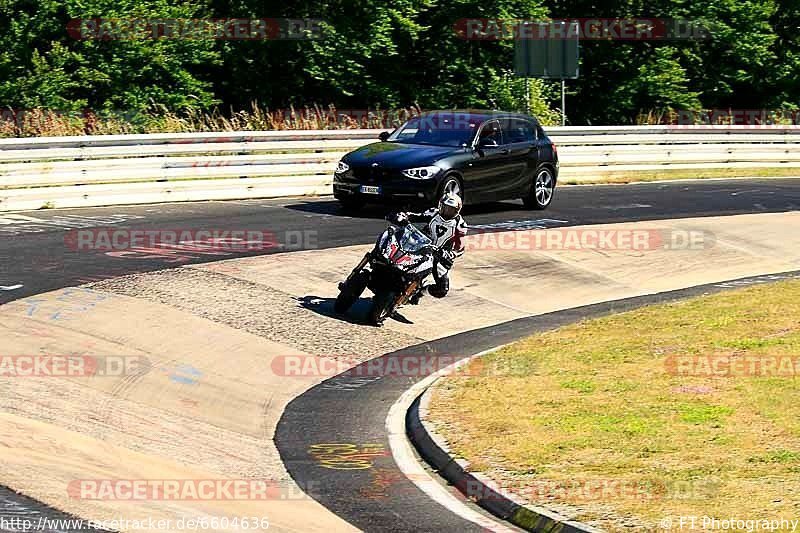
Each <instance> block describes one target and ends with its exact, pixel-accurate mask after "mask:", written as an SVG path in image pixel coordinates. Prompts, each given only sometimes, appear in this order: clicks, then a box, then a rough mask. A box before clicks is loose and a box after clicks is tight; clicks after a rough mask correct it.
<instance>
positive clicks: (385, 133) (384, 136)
mask: <svg viewBox="0 0 800 533" xmlns="http://www.w3.org/2000/svg"><path fill="white" fill-rule="evenodd" d="M388 138H389V132H388V131H382V132H380V134H378V139H380V140H381V141H385V140H386V139H388Z"/></svg>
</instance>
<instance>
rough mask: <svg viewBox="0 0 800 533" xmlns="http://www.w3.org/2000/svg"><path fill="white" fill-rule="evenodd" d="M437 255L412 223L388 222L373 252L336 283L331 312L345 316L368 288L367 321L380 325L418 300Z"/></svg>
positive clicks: (436, 250)
mask: <svg viewBox="0 0 800 533" xmlns="http://www.w3.org/2000/svg"><path fill="white" fill-rule="evenodd" d="M437 253H438V249H437V248H436V247H435V246H434V244H433V242H432V241H431V239H430V238H428V236H427V235H425V234H424V233H423V232H422V231H420V230H419V229H418V228H416V227H415V226H414V225H413V224H410V223H408V222H406V223H405V224H398V223H394V222H390V223H389V226H388V228H387V229H386V231H384V232H383V233H382V234H381V235H380V237H378V240H377V242H376V243H375V246H374V247H373V249H372V250H370V251H369V252H367V253H366V254H365V255H364V257H363V258H362V259H361V261H360V262H359V263H358V265H356V267H355V268H354V269H353V271H352V272H350V275H349V276H347V279H346V280H344V281H343V282H341V283H340V284H339V296H338V297H337V298H336V302H335V303H334V306H333V307H334V310H335V311H336V312H337V313H345V312H346V311H347V310H348V309H350V307H352V305H353V304H354V303H355V302H356V300H358V298H359V297H360V296H361V293H363V292H364V289H366V288H369V289H370V290H371V291H372V292H373V294H374V296H373V297H372V307H371V308H370V310H369V314H368V319H369V322H370V323H371V324H373V325H375V326H380V325H381V324H382V323H383V322H384V321H385V320H386V319H387V318H388V317H390V316H392V315H393V314H394V313H395V311H396V310H397V309H398V308H399V307H400V306H402V305H404V304H406V303H408V302H409V301H410V300H412V299H419V297H420V296H421V294H422V291H423V289H424V285H423V282H424V280H425V278H427V277H428V275H430V274H431V273H432V272H433V268H434V259H435V258H436V254H437Z"/></svg>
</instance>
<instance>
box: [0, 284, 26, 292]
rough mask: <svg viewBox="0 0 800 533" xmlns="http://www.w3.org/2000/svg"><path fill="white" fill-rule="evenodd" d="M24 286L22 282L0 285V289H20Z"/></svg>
mask: <svg viewBox="0 0 800 533" xmlns="http://www.w3.org/2000/svg"><path fill="white" fill-rule="evenodd" d="M22 287H24V285H22V283H17V284H16V285H0V291H15V290H17V289H21V288H22Z"/></svg>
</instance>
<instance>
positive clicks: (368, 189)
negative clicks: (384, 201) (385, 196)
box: [358, 185, 381, 194]
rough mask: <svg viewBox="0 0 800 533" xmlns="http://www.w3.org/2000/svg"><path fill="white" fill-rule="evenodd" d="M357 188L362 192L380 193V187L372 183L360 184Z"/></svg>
mask: <svg viewBox="0 0 800 533" xmlns="http://www.w3.org/2000/svg"><path fill="white" fill-rule="evenodd" d="M358 190H359V191H361V192H362V193H364V194H380V193H381V188H380V187H376V186H374V185H362V186H361V187H359V188H358Z"/></svg>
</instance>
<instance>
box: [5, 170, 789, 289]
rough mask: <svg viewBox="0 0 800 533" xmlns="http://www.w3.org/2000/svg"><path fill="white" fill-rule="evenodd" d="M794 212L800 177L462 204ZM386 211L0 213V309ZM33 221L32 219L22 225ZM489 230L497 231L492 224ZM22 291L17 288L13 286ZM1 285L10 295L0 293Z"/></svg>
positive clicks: (309, 241)
mask: <svg viewBox="0 0 800 533" xmlns="http://www.w3.org/2000/svg"><path fill="white" fill-rule="evenodd" d="M798 209H800V179H779V180H757V179H754V180H729V181H716V180H714V181H692V182H681V181H678V182H671V183H670V182H665V183H653V184H632V185H604V186H576V187H561V188H559V189H557V190H556V196H555V199H554V200H553V204H552V206H551V207H550V208H549V209H547V210H546V211H530V210H527V209H525V208H524V207H523V206H522V204H521V202H519V201H517V202H501V203H494V204H486V205H479V206H467V207H465V209H464V216H465V218H466V219H467V223H468V224H469V225H471V226H473V227H474V226H476V225H477V226H484V228H482V230H484V231H487V230H496V231H502V230H504V229H513V228H524V227H529V226H526V224H529V225H533V227H536V224H537V221H541V220H542V219H546V222H545V224H546V225H548V226H559V227H561V226H576V225H584V224H600V223H613V222H626V221H638V220H659V219H669V218H686V217H704V216H718V215H736V214H744V213H767V212H781V211H793V210H798ZM387 211H388V209H387V208H379V207H372V208H369V207H368V208H367V209H364V210H362V211H359V212H357V213H355V214H349V215H345V214H344V213H343V212H342V211H341V210H340V208H339V205H338V203H337V202H336V201H334V200H333V199H329V198H325V199H287V198H283V199H279V200H248V201H229V202H201V203H175V204H158V205H145V206H126V207H105V208H85V209H66V210H53V211H49V210H38V211H27V212H18V213H13V214H3V213H0V304H2V303H6V302H9V301H12V300H15V299H18V298H23V297H26V296H32V295H34V294H39V293H42V292H47V291H51V290H56V289H60V288H63V287H69V286H75V285H80V284H83V283H88V282H92V281H99V280H101V279H105V278H111V277H118V276H122V275H125V274H132V273H136V272H146V271H152V270H160V269H164V268H170V267H176V266H183V265H187V264H193V263H202V262H208V261H217V260H220V259H230V258H233V257H242V256H245V255H259V254H264V253H276V252H286V251H292V250H298V249H305V248H331V247H337V246H346V245H352V244H366V243H370V242H373V241H374V239H375V238H376V237H377V235H379V234H380V232H381V231H382V230H383V228H384V227H385V222H384V220H383V217H384V216H385V214H386V212H387ZM27 218H31V219H34V220H27ZM492 225H494V227H491V226H492ZM92 227H94V228H102V227H109V228H120V229H124V228H129V229H137V230H259V231H264V232H268V233H270V234H272V235H274V237H275V240H277V241H278V242H279V243H281V244H282V246H275V247H271V248H268V249H266V250H263V251H256V252H235V253H230V254H229V255H208V254H204V253H201V252H185V251H176V250H166V249H165V250H161V253H158V254H154V253H152V252H139V253H133V252H131V253H126V254H125V255H126V256H125V257H112V256H109V255H108V254H107V253H106V252H104V251H96V250H92V251H81V250H74V249H72V248H71V247H70V246H69V245H68V244H67V240H68V238H69V232H70V230H74V229H78V228H92ZM18 285H22V287H20V288H14V289H11V288H12V287H16V286H18ZM5 289H8V290H5Z"/></svg>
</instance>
